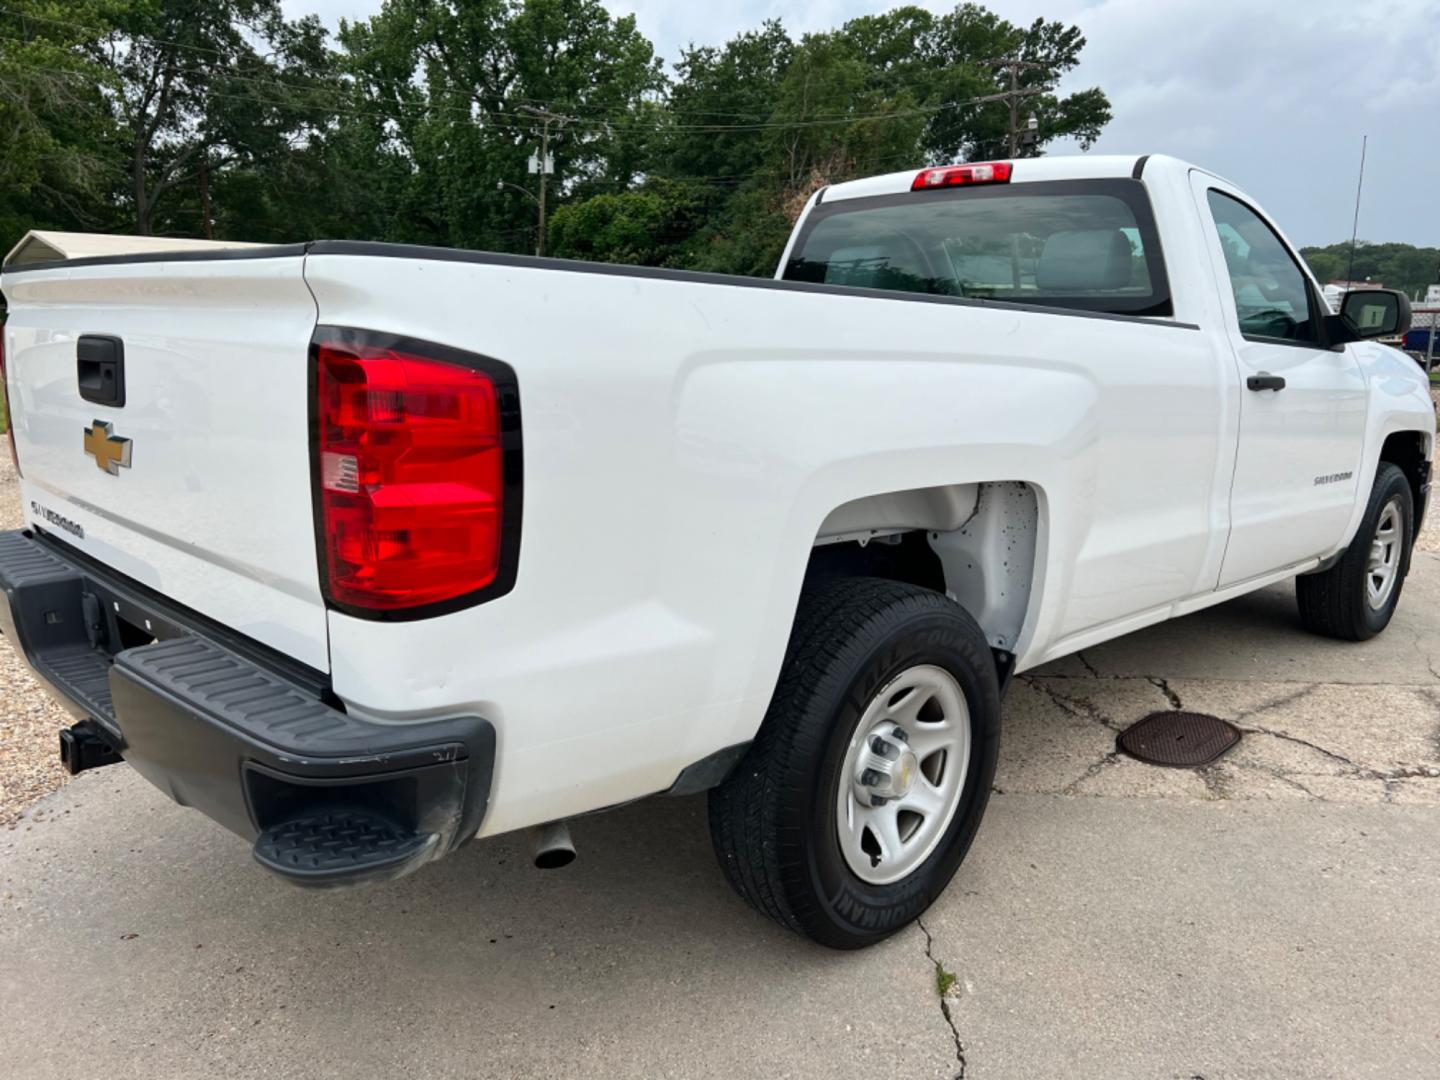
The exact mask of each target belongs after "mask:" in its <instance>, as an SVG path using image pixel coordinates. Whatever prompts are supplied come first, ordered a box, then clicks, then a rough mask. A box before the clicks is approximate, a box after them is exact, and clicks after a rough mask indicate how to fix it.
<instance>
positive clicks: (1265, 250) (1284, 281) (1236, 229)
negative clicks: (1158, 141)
mask: <svg viewBox="0 0 1440 1080" xmlns="http://www.w3.org/2000/svg"><path fill="white" fill-rule="evenodd" d="M1209 200H1210V215H1211V217H1213V218H1214V219H1215V231H1216V232H1217V233H1219V235H1220V246H1221V248H1222V249H1224V252H1225V269H1226V271H1227V272H1228V273H1229V275H1230V288H1231V290H1232V291H1233V292H1234V294H1235V312H1236V315H1237V316H1238V317H1239V321H1240V332H1241V333H1242V334H1244V335H1245V336H1246V337H1247V338H1260V339H1263V340H1265V341H1285V342H1292V343H1295V344H1304V345H1314V344H1318V342H1319V340H1320V335H1319V326H1318V324H1317V318H1316V309H1315V306H1314V304H1313V302H1312V299H1311V293H1310V286H1309V282H1308V281H1307V280H1306V277H1305V274H1304V273H1303V272H1302V271H1301V269H1300V267H1299V266H1298V265H1297V264H1296V262H1295V259H1294V258H1293V257H1292V256H1291V254H1290V252H1289V250H1288V249H1287V248H1286V247H1285V245H1284V244H1283V243H1281V241H1280V238H1279V237H1278V236H1276V235H1275V231H1274V230H1273V229H1271V228H1270V226H1269V225H1268V224H1267V223H1266V222H1265V219H1264V218H1262V217H1261V216H1260V215H1259V214H1257V213H1256V212H1255V211H1254V210H1251V209H1250V208H1249V207H1248V206H1246V205H1245V204H1244V203H1242V202H1240V201H1239V200H1238V199H1232V198H1231V197H1230V196H1229V195H1225V194H1223V193H1222V192H1219V191H1215V190H1213V189H1212V190H1211V191H1210V193H1209Z"/></svg>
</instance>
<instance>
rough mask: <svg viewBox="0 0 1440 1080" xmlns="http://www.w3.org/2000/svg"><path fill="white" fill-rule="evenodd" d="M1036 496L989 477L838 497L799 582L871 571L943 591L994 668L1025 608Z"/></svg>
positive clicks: (1010, 652)
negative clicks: (973, 628)
mask: <svg viewBox="0 0 1440 1080" xmlns="http://www.w3.org/2000/svg"><path fill="white" fill-rule="evenodd" d="M1039 525H1040V522H1039V496H1038V492H1037V490H1036V489H1035V488H1034V487H1032V486H1031V485H1029V484H1026V483H1022V482H1017V481H995V482H987V483H976V484H962V485H955V486H952V487H944V488H922V489H914V490H910V491H900V492H890V493H887V494H884V495H878V496H870V497H868V498H864V499H857V500H855V501H854V502H850V503H846V504H845V505H843V506H841V507H838V508H837V509H836V510H835V511H833V512H832V513H831V514H830V515H829V516H828V517H827V518H826V519H825V522H824V524H822V526H821V528H820V532H819V535H818V536H817V537H816V540H815V546H814V547H813V548H812V550H811V553H810V562H809V565H808V566H807V568H806V574H805V582H806V586H807V588H809V587H814V586H816V585H820V584H822V583H825V582H828V581H831V580H833V579H834V578H836V577H871V578H884V579H887V580H890V581H898V582H904V583H905V584H909V585H918V586H920V587H921V588H925V589H932V590H934V591H935V592H939V593H944V594H946V595H948V596H949V597H951V598H952V599H953V600H955V601H956V602H957V603H959V604H960V606H961V607H963V608H964V609H965V610H966V611H967V612H969V614H970V616H971V617H972V618H973V619H975V621H976V622H977V623H979V624H980V628H981V630H982V631H983V632H984V634H985V638H986V640H987V642H988V643H989V645H990V647H991V649H993V650H994V651H995V653H996V656H997V659H998V660H999V661H1000V662H1001V664H1002V667H1003V666H1004V665H1005V664H1007V663H1009V662H1011V660H1012V659H1013V656H1014V653H1015V650H1016V646H1017V644H1018V641H1019V638H1020V634H1021V631H1022V629H1023V627H1024V622H1025V618H1026V616H1027V614H1028V609H1029V602H1030V594H1031V584H1032V579H1033V578H1034V575H1035V557H1036V550H1037V546H1038V538H1039Z"/></svg>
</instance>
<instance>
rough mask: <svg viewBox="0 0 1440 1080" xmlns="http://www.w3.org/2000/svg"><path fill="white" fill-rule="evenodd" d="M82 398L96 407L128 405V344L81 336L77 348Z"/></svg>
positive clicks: (91, 335)
mask: <svg viewBox="0 0 1440 1080" xmlns="http://www.w3.org/2000/svg"><path fill="white" fill-rule="evenodd" d="M75 377H76V379H77V380H78V381H79V383H80V396H81V397H82V398H84V399H85V400H86V401H90V402H94V403H95V404H96V405H112V406H114V407H115V408H117V409H119V408H122V407H123V406H124V405H125V343H124V342H123V341H121V340H120V339H119V338H118V337H107V336H105V335H103V334H82V335H81V336H80V341H79V343H78V344H77V345H76V347H75Z"/></svg>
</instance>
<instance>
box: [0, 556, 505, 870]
mask: <svg viewBox="0 0 1440 1080" xmlns="http://www.w3.org/2000/svg"><path fill="white" fill-rule="evenodd" d="M122 624H123V625H122ZM125 627H129V629H130V630H131V631H136V632H135V633H131V634H128V635H127V633H126V630H125ZM152 631H153V633H152ZM0 634H3V635H4V636H5V637H6V638H8V639H9V640H10V642H11V644H12V645H14V646H16V647H17V649H18V651H19V652H20V653H22V654H23V656H24V658H25V660H26V662H27V663H28V664H29V665H30V668H31V669H32V670H33V671H34V672H35V673H36V674H37V675H38V676H39V677H40V679H41V680H42V681H43V682H44V683H45V685H46V686H47V688H48V689H49V690H50V692H51V693H52V694H53V695H54V696H55V698H56V699H57V700H59V701H60V702H62V703H63V704H64V705H65V706H66V708H67V709H69V711H70V712H71V713H73V714H74V715H75V716H76V717H77V719H78V720H79V723H77V724H76V725H75V726H74V727H72V728H70V729H68V731H67V732H66V733H65V737H64V742H63V745H64V749H65V761H66V762H67V764H68V766H69V767H70V768H71V770H72V771H81V770H83V769H87V768H94V767H96V766H98V765H104V764H109V763H110V762H111V761H114V760H115V759H116V757H117V755H118V756H119V757H122V758H123V759H124V760H125V761H126V762H127V763H128V764H129V765H130V767H131V768H133V769H134V770H135V771H136V772H138V773H139V774H140V775H141V776H143V777H144V778H145V779H146V780H149V781H150V782H151V783H152V784H154V785H155V786H156V787H157V788H159V789H160V790H161V791H163V792H165V794H167V795H169V796H170V798H172V799H174V800H175V801H176V802H177V803H179V804H180V805H182V806H190V807H193V808H195V809H196V810H199V811H200V812H201V813H203V814H205V815H206V816H208V817H210V818H212V819H213V820H215V821H217V822H219V823H220V824H221V825H224V826H225V827H226V828H227V829H230V830H231V831H232V832H234V833H236V834H237V835H239V836H242V837H244V838H245V839H246V840H247V841H250V842H251V843H253V844H254V854H255V859H256V861H257V862H259V863H260V865H262V866H264V867H265V868H267V869H269V870H272V871H274V872H275V873H277V874H279V875H280V876H282V877H284V878H286V879H287V880H289V881H292V882H294V883H295V884H297V885H305V886H313V887H322V888H324V887H333V886H338V885H343V884H355V885H358V884H362V883H365V882H378V881H386V880H390V879H393V878H397V877H400V876H401V875H403V874H406V873H409V872H410V871H412V870H415V869H416V868H418V867H419V866H421V865H422V864H424V863H426V862H429V861H431V860H432V859H436V858H439V857H440V856H442V855H445V854H448V853H449V852H451V851H454V850H455V849H456V848H458V847H460V846H461V845H462V844H464V843H466V842H467V841H468V840H470V839H471V838H473V837H474V836H475V835H476V833H477V832H478V830H479V828H480V824H481V822H482V821H483V820H484V817H485V809H486V805H487V803H488V801H489V795H490V780H491V775H492V771H493V769H494V763H495V728H494V726H493V725H492V724H491V723H490V722H489V721H488V720H485V719H484V718H483V717H479V716H474V715H468V714H467V715H457V716H445V717H438V718H433V719H432V718H418V717H417V718H414V719H411V720H408V721H406V722H403V723H401V722H381V721H374V720H369V719H366V718H364V717H362V716H357V715H353V714H352V713H350V712H349V711H348V710H346V709H345V707H344V706H343V705H342V704H341V703H340V701H339V700H338V699H337V698H335V697H334V696H333V694H331V692H330V688H329V685H328V680H327V679H326V678H325V676H324V675H323V674H322V673H319V672H312V671H310V670H309V669H302V668H301V667H300V665H297V664H295V663H294V661H293V660H291V659H289V658H288V657H285V656H282V655H280V654H276V653H272V652H271V651H270V650H267V649H265V648H264V647H263V646H260V645H257V644H256V643H254V642H253V641H250V640H249V639H247V638H244V637H243V636H241V635H239V634H237V633H236V632H234V631H233V630H230V629H227V628H225V627H221V626H217V625H215V624H213V623H209V622H208V621H206V620H205V619H204V618H203V616H200V615H198V614H197V613H194V612H188V611H186V610H185V609H181V608H178V607H176V606H175V605H173V604H171V603H170V602H169V601H167V600H166V599H165V598H164V597H163V596H159V595H157V594H152V593H150V592H148V591H147V590H146V589H145V587H144V586H142V585H139V584H137V583H136V582H133V581H131V580H129V579H128V578H123V577H121V576H120V575H118V574H116V573H115V572H114V571H113V570H111V569H110V568H108V567H104V566H101V565H98V564H95V563H93V562H91V561H90V560H88V559H87V558H86V557H84V556H83V555H81V554H80V553H78V552H69V551H67V550H66V549H65V547H64V545H63V544H62V543H61V542H60V541H57V540H55V539H53V538H42V537H40V536H35V535H29V534H23V533H16V532H10V533H5V532H0ZM150 637H153V638H154V640H151V641H149V642H148V643H146V644H133V645H132V644H130V642H139V641H144V640H145V639H146V638H150Z"/></svg>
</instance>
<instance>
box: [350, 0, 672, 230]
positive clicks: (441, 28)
mask: <svg viewBox="0 0 1440 1080" xmlns="http://www.w3.org/2000/svg"><path fill="white" fill-rule="evenodd" d="M340 37H341V41H342V43H343V44H344V46H345V48H346V51H347V53H348V54H349V55H348V59H347V61H346V65H345V68H346V71H347V73H348V74H349V75H350V76H351V77H353V79H354V80H355V82H356V84H357V86H358V87H359V89H360V93H361V94H362V95H363V96H364V97H365V98H366V99H368V100H372V101H376V102H380V103H383V104H384V105H385V106H386V108H387V109H388V110H389V119H388V121H387V122H386V123H385V124H384V125H383V127H382V129H381V130H378V131H372V132H371V134H372V136H374V138H372V140H371V142H372V144H374V145H376V146H377V147H385V148H387V149H390V150H393V151H394V152H396V153H398V154H400V155H402V156H403V157H404V158H405V159H406V160H407V161H408V163H409V168H410V178H409V181H408V182H406V183H404V184H403V185H402V187H401V190H400V191H398V192H396V193H395V195H396V201H395V202H394V203H393V204H392V209H393V212H394V215H395V221H394V222H393V224H392V226H391V228H390V230H389V235H390V237H391V238H395V239H399V238H406V239H417V240H426V241H429V242H434V243H444V244H451V245H455V246H472V247H493V248H499V249H501V250H516V249H520V250H524V249H526V248H528V247H529V246H530V245H531V244H532V243H533V238H534V227H535V225H534V223H535V207H534V204H533V202H532V201H531V199H529V198H527V197H526V196H525V195H524V194H521V193H517V192H516V191H515V187H525V186H526V185H527V184H529V185H533V183H534V177H533V176H531V174H529V172H528V171H527V160H528V159H529V158H530V156H531V155H532V154H535V153H536V152H537V151H538V149H539V144H540V141H541V134H542V131H543V127H544V124H543V122H542V121H541V120H540V119H539V118H538V117H537V116H536V115H534V113H533V112H532V111H531V110H532V109H544V110H551V111H553V112H555V113H557V114H563V115H564V116H566V117H567V118H569V119H567V121H566V122H564V123H557V124H552V125H551V136H552V138H551V145H550V153H551V157H552V159H553V161H554V170H555V171H554V175H553V177H552V179H551V184H552V192H553V193H554V194H555V195H556V196H557V197H558V196H560V195H561V194H562V193H564V192H565V191H567V190H580V189H586V190H588V191H592V192H593V191H602V190H612V191H613V190H617V189H623V188H624V187H625V186H626V185H628V184H629V183H631V182H632V180H633V179H634V178H635V177H636V175H637V173H638V171H639V169H640V167H641V165H643V159H644V155H643V153H642V152H641V149H642V148H643V146H644V139H645V137H647V136H648V132H649V130H650V127H653V125H650V127H647V126H646V125H644V124H641V123H638V122H637V121H636V118H637V117H641V116H644V115H645V114H646V113H647V112H648V110H650V108H651V107H652V101H651V99H652V98H653V96H654V95H656V94H658V93H659V91H660V90H661V89H662V87H663V85H664V80H663V76H662V74H661V71H660V62H659V60H658V59H657V58H656V57H655V55H654V51H653V49H652V47H651V45H650V43H649V41H647V40H646V39H645V37H644V36H643V35H641V34H640V33H639V32H638V31H637V30H636V29H635V20H634V18H633V17H631V16H626V17H623V18H615V17H613V16H611V15H610V14H609V12H607V11H606V10H605V8H604V7H603V6H602V5H601V4H600V3H599V2H598V0H473V2H465V3H461V2H459V0H388V2H387V3H386V4H385V6H384V8H383V9H382V10H381V12H380V14H379V15H377V16H375V17H373V18H372V19H370V20H368V21H366V22H365V23H359V24H351V25H347V26H345V27H343V28H342V30H341V34H340ZM416 72H418V73H419V76H418V78H417V77H416V76H415V73H416ZM506 185H513V186H510V187H507V186H506Z"/></svg>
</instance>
